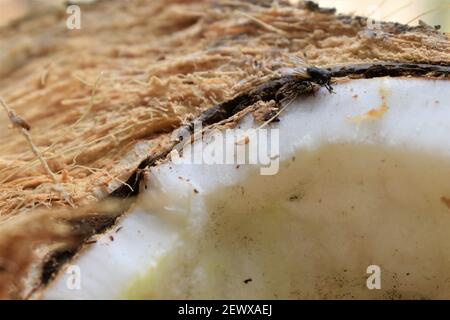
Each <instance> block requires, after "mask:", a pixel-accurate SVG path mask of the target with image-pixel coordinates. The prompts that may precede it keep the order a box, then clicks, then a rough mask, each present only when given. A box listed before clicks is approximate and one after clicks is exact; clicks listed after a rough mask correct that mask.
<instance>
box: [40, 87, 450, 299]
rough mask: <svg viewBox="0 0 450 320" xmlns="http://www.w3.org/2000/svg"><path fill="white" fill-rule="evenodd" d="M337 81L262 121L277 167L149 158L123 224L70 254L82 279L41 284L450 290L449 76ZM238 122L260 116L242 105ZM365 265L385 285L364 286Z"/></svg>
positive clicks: (166, 291)
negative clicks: (271, 170) (272, 134)
mask: <svg viewBox="0 0 450 320" xmlns="http://www.w3.org/2000/svg"><path fill="white" fill-rule="evenodd" d="M335 91H336V94H332V95H330V94H329V93H328V92H327V91H326V90H324V89H323V90H321V91H319V92H318V93H317V94H316V95H315V96H311V97H308V98H303V99H301V100H298V101H296V102H294V103H293V104H292V105H290V106H289V107H288V108H287V109H286V111H285V112H284V113H283V114H282V115H281V116H280V120H281V121H280V122H279V123H275V124H271V125H270V127H271V128H278V129H279V130H280V131H279V132H280V171H279V173H278V174H277V175H274V176H262V175H260V167H258V166H255V165H251V166H250V165H241V166H236V165H189V164H184V165H175V164H173V163H171V162H169V163H165V164H162V165H160V166H157V167H154V168H152V169H151V172H150V174H149V178H148V181H147V190H146V191H144V192H142V193H141V194H140V196H139V201H138V204H137V206H136V208H134V210H133V211H132V212H131V213H129V214H128V215H127V216H126V217H125V218H124V219H123V221H122V222H121V224H120V226H118V227H120V228H121V229H120V231H119V232H116V231H115V230H112V231H111V232H110V233H107V234H104V235H102V236H100V237H99V239H98V241H97V243H95V244H94V245H92V247H91V248H89V249H88V250H87V251H86V252H85V253H84V254H82V255H81V257H80V258H79V259H78V260H76V261H73V264H76V265H77V266H78V267H79V270H80V271H81V274H80V275H81V278H80V279H81V282H80V285H81V286H80V288H78V289H76V290H70V289H69V288H68V286H67V281H70V279H69V277H70V275H69V274H64V272H62V274H61V275H60V277H59V278H58V280H57V281H55V283H54V284H53V285H52V286H51V287H50V288H49V289H48V290H47V292H46V293H45V295H44V297H45V298H48V299H79V298H86V299H99V298H103V299H105V298H106V299H114V298H157V299H160V298H162V299H175V298H197V299H198V298H233V299H236V298H238V299H239V298H242V299H265V298H295V299H296V298H308V299H316V298H330V299H334V298H337V299H339V298H430V299H431V298H450V284H449V285H448V286H447V285H446V283H447V282H446V280H447V278H448V274H447V270H448V269H449V267H450V234H449V233H448V230H450V209H449V207H448V203H449V202H450V201H446V199H450V179H449V177H450V139H448V137H449V136H450V125H449V119H450V103H449V100H448V93H449V92H450V82H449V81H448V80H430V79H427V80H425V79H412V78H408V79H406V78H399V79H392V78H379V79H371V80H353V81H348V82H345V83H340V84H337V85H335ZM380 110H381V111H382V112H380ZM355 119H356V120H357V121H355ZM241 126H242V127H243V128H252V127H257V126H258V124H255V123H253V119H252V116H251V115H249V116H247V117H246V118H244V119H243V120H242V122H241ZM198 143H201V142H198ZM251 143H253V142H252V141H251V140H250V141H249V144H251ZM111 236H112V237H113V238H111ZM111 239H113V240H111ZM370 265H378V266H380V267H381V271H382V274H381V277H382V288H381V290H368V289H367V287H366V280H367V277H368V276H369V275H367V274H366V270H367V267H368V266H370ZM249 279H250V281H249Z"/></svg>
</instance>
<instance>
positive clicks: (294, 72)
mask: <svg viewBox="0 0 450 320" xmlns="http://www.w3.org/2000/svg"><path fill="white" fill-rule="evenodd" d="M290 60H291V63H292V64H293V65H294V66H295V67H293V68H282V69H280V73H281V74H282V75H287V76H292V77H294V78H295V79H298V80H306V81H309V82H314V83H316V84H318V85H320V86H323V87H325V88H326V89H327V90H328V91H329V92H330V93H332V92H333V88H332V87H331V72H329V71H328V70H325V69H320V68H317V67H314V66H311V65H308V64H307V63H306V62H305V61H304V60H302V59H301V58H299V57H297V56H291V57H290Z"/></svg>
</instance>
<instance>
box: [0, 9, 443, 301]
mask: <svg viewBox="0 0 450 320" xmlns="http://www.w3.org/2000/svg"><path fill="white" fill-rule="evenodd" d="M81 10H82V24H81V29H80V30H69V29H68V28H67V27H66V19H67V17H68V16H67V14H66V12H65V10H64V9H63V8H61V9H52V10H50V11H48V12H40V13H39V14H38V15H35V16H30V17H27V18H24V19H22V20H21V21H18V22H15V23H14V24H12V25H9V26H7V27H4V28H1V29H0V97H1V98H2V99H3V101H4V102H5V105H7V107H8V108H9V110H10V111H13V112H14V114H15V115H17V116H18V117H19V118H20V119H22V120H23V121H24V122H25V123H26V124H27V125H29V127H30V130H29V131H28V130H26V129H24V127H23V126H22V127H20V126H19V128H17V126H16V127H15V128H10V127H11V117H8V114H7V113H6V112H4V113H1V114H0V129H1V130H2V136H1V137H0V297H1V298H26V297H29V296H30V294H32V293H33V292H35V291H36V290H37V289H38V288H40V287H42V285H43V284H45V283H47V282H48V281H51V273H52V271H57V269H58V268H59V267H60V264H59V265H58V263H56V264H53V265H52V268H49V267H48V266H49V263H50V262H55V259H54V257H55V252H58V254H60V255H61V247H63V248H65V249H64V250H63V251H62V252H63V253H64V252H66V255H65V256H64V254H62V256H63V257H65V258H66V260H67V259H69V258H70V257H71V256H73V254H75V253H76V251H77V250H78V249H79V248H80V246H81V244H82V243H83V242H85V241H86V239H88V238H89V237H90V236H91V235H92V234H93V233H98V232H101V231H102V230H104V229H105V228H106V227H108V226H111V225H112V224H114V221H115V217H117V216H118V215H119V214H120V213H121V212H123V211H125V210H126V208H124V207H122V206H119V209H115V210H113V214H112V216H113V218H111V219H106V220H105V221H107V222H105V223H103V224H100V226H94V227H93V228H92V230H90V231H89V232H84V233H82V235H81V236H80V234H79V233H78V234H77V233H76V232H75V231H74V230H78V229H77V228H76V227H74V226H77V225H78V224H77V223H74V221H75V220H77V219H78V220H77V221H79V219H83V217H85V218H86V219H87V220H89V219H88V218H89V217H92V215H94V216H96V217H97V218H98V215H100V213H99V212H103V211H104V210H103V209H101V210H100V209H97V208H95V207H94V209H93V207H92V206H93V205H95V204H96V203H99V201H100V200H103V199H105V198H107V197H108V196H109V195H110V194H112V193H114V191H115V190H117V189H120V188H121V190H123V189H124V188H125V189H127V188H128V189H129V190H130V194H131V193H132V192H131V191H132V190H133V191H134V194H135V193H136V192H137V190H134V189H136V184H133V185H130V184H129V183H128V181H130V176H132V175H133V174H135V173H136V169H137V168H138V167H139V166H140V165H142V163H143V161H145V160H146V159H149V157H152V155H155V154H159V153H161V152H162V151H164V150H167V149H169V148H170V145H171V144H170V138H169V137H170V134H171V133H172V131H173V130H175V129H177V128H179V127H180V126H182V125H184V124H187V123H189V122H190V121H192V120H193V119H194V118H196V117H198V116H199V115H200V114H202V112H204V111H205V110H208V109H209V108H211V107H213V106H215V105H217V104H220V103H222V102H224V101H228V100H230V99H232V98H233V97H236V96H238V95H239V94H241V93H242V92H245V91H247V90H249V89H251V88H254V87H257V86H258V85H261V84H262V83H264V82H265V81H267V79H270V78H271V77H272V76H273V75H274V73H275V72H276V71H277V70H279V69H280V68H283V67H292V66H295V65H296V63H297V62H296V61H297V60H298V58H300V59H302V60H304V61H306V63H307V64H310V65H316V66H322V67H323V66H329V65H339V64H348V63H368V64H370V63H374V62H380V61H383V62H386V61H388V62H412V63H419V62H420V63H427V64H440V65H447V66H448V65H449V64H450V42H449V38H448V36H447V35H446V34H444V33H441V32H439V31H438V30H436V29H435V28H433V27H429V26H426V25H421V26H418V27H411V26H405V25H401V24H396V23H387V22H383V23H380V24H378V25H375V27H374V26H371V25H370V24H368V20H367V19H366V18H363V17H354V16H347V15H337V14H336V13H335V12H334V10H332V9H326V8H325V9H324V8H319V7H318V6H316V5H314V4H313V3H311V2H305V3H303V2H302V3H300V4H298V5H292V4H289V3H288V2H285V1H271V0H259V1H258V0H252V1H238V0H231V1H230V0H223V1H213V0H198V1H186V0H178V1H177V0H130V1H127V2H124V1H120V0H111V1H96V2H94V3H92V4H89V5H82V6H81ZM13 124H14V122H13ZM23 130H26V132H28V133H29V139H26V137H25V136H24V131H23ZM33 148H34V151H33ZM162 154H164V153H162ZM43 163H45V164H47V166H48V167H47V168H46V167H45V165H44V164H43ZM146 164H151V163H150V162H147V163H146ZM86 208H89V209H86ZM107 211H108V210H107ZM108 215H111V212H110V211H108ZM58 217H59V219H58ZM71 217H73V218H74V217H77V219H75V220H74V219H71ZM97 220H98V219H97ZM67 248H70V249H67ZM62 260H64V259H62ZM43 266H44V268H43ZM45 266H46V267H45ZM49 270H50V271H49ZM43 275H45V276H43ZM44 280H45V281H44Z"/></svg>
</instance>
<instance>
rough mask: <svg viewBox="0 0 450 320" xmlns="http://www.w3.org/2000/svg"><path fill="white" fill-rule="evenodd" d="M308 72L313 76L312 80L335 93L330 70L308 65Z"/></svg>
mask: <svg viewBox="0 0 450 320" xmlns="http://www.w3.org/2000/svg"><path fill="white" fill-rule="evenodd" d="M306 73H307V74H308V75H309V77H310V78H311V82H315V83H317V84H318V85H321V86H324V87H325V88H327V90H328V91H329V92H330V93H333V87H332V86H331V73H330V72H329V71H327V70H324V69H320V68H317V67H308V68H306Z"/></svg>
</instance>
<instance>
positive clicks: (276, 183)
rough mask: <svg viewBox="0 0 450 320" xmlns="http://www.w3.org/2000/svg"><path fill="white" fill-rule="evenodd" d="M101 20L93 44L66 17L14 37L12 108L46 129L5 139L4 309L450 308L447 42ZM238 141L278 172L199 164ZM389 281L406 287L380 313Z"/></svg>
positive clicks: (198, 16)
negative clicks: (218, 302) (448, 299)
mask: <svg viewBox="0 0 450 320" xmlns="http://www.w3.org/2000/svg"><path fill="white" fill-rule="evenodd" d="M82 12H83V21H82V22H83V23H82V28H81V30H77V31H69V30H67V29H66V26H65V18H66V16H65V15H64V13H62V12H59V11H56V12H55V11H52V12H49V13H47V14H44V15H42V16H39V17H34V18H29V19H27V20H24V21H22V22H21V23H19V24H18V25H16V26H13V27H7V28H4V29H1V30H0V38H1V39H2V40H4V41H3V42H2V44H1V46H2V50H1V52H2V55H3V56H2V57H1V60H2V63H1V66H2V68H1V69H0V74H2V75H3V77H4V80H2V86H1V89H0V96H2V97H3V100H4V101H5V105H7V106H8V107H7V108H8V110H14V114H15V115H18V116H20V119H25V120H26V123H27V124H29V125H30V127H31V130H30V132H29V139H28V140H27V139H24V137H23V136H22V135H20V134H19V133H18V132H17V130H15V131H13V130H11V131H9V132H7V134H6V135H5V136H4V138H3V139H2V150H1V153H0V166H1V168H0V169H1V177H0V178H1V179H2V185H1V187H0V208H1V210H2V212H1V214H2V215H1V219H2V220H1V221H0V229H1V230H0V232H1V234H2V241H1V244H2V245H1V246H0V263H1V267H2V270H4V271H3V272H1V273H0V294H1V296H2V297H9V298H27V297H46V298H63V297H66V298H80V297H84V298H121V297H138V298H180V297H184V298H199V297H210V298H212V297H214V298H215V297H228V298H230V297H235V298H236V297H237V298H256V297H264V298H266V297H284V298H304V297H306V298H308V297H313V298H336V297H342V298H345V297H352V296H354V297H365V296H367V295H369V294H372V295H371V297H387V295H388V294H391V295H392V294H393V295H394V296H395V297H397V295H396V294H397V293H398V292H399V291H398V290H397V289H398V287H399V286H398V283H402V284H403V283H406V284H405V285H404V286H402V289H401V290H402V291H401V294H405V293H404V292H408V294H409V293H411V297H419V293H418V292H422V295H423V296H426V297H442V296H446V294H447V292H448V291H447V290H446V289H445V288H441V289H439V290H438V289H435V290H434V289H432V288H434V287H435V284H436V282H433V281H438V280H436V279H441V277H442V275H443V273H442V272H441V270H443V269H444V266H445V263H442V261H445V259H446V258H445V256H443V253H442V252H444V249H443V248H444V247H445V245H446V241H445V239H443V238H444V233H440V232H436V230H444V229H443V228H445V226H446V219H445V212H446V210H448V208H447V203H448V201H447V200H446V199H447V197H446V195H445V192H446V189H447V184H446V183H445V179H444V178H443V177H444V176H445V174H441V172H445V171H446V170H447V169H446V168H447V165H446V156H447V155H446V152H445V144H446V142H445V138H444V137H445V134H446V132H445V126H444V125H443V124H442V121H443V119H445V113H446V112H447V110H446V108H447V105H448V102H447V101H446V99H445V96H444V95H445V93H447V92H448V75H449V63H450V55H449V53H448V52H449V50H448V48H449V41H448V38H447V36H446V35H445V34H442V33H440V32H438V31H437V30H435V29H434V28H432V27H429V26H426V25H421V26H419V27H410V26H404V25H400V24H396V23H380V24H378V25H377V28H376V29H373V28H368V24H367V19H365V18H362V17H351V16H345V15H335V14H334V11H333V10H330V9H323V8H319V7H317V6H314V5H311V3H309V2H308V3H306V4H303V3H302V4H299V5H298V6H293V5H291V4H289V3H285V2H279V3H274V4H273V3H272V2H271V1H255V2H250V3H249V2H240V1H233V2H224V3H216V2H211V1H195V2H194V1H193V2H190V1H189V2H186V1H183V2H179V1H169V2H168V1H132V2H130V3H127V5H126V6H124V5H123V4H122V3H121V2H120V1H111V2H109V1H108V2H106V1H99V2H97V3H94V4H91V5H86V6H82ZM112 14H115V15H116V16H117V15H119V17H118V19H117V20H115V21H117V22H115V23H114V25H112V24H111V22H110V21H109V20H107V19H102V17H105V16H110V15H112ZM148 17H152V19H151V20H150V19H148ZM17 29H19V30H20V36H19V37H17V34H16V31H17ZM12 37H14V38H15V39H17V40H16V42H14V44H13V43H12V42H10V41H8V40H9V39H12ZM99 43H101V44H102V45H98V44H99ZM298 58H301V59H303V60H306V64H307V66H310V67H309V68H308V67H305V68H304V70H303V69H302V68H303V67H302V68H300V66H299V64H298V62H297V61H298ZM3 62H4V63H3ZM312 66H315V67H314V68H313V67H312ZM325 80H326V81H325ZM328 80H331V83H328ZM330 86H331V87H330ZM327 87H328V88H327ZM417 88H421V89H422V90H423V91H424V92H427V95H423V94H421V92H422V90H418V89H417ZM331 89H333V90H331ZM330 91H333V92H334V93H333V92H330ZM428 93H429V94H428ZM30 104H32V107H30ZM195 119H197V120H200V122H201V123H202V124H204V126H205V127H204V129H205V130H206V131H205V134H204V138H202V135H203V134H202V133H203V131H202V133H201V134H199V135H198V132H197V134H196V132H195V131H194V132H193V130H194V129H195V127H196V125H195V124H196V123H198V122H199V121H194V120H195ZM278 120H279V122H277V121H278ZM10 121H11V117H9V118H7V117H5V118H4V120H3V122H2V124H1V126H5V127H6V126H7V124H8V123H10ZM239 127H240V128H241V129H250V128H252V129H258V128H259V129H260V130H264V129H265V130H268V131H267V132H273V133H274V136H271V139H272V138H273V137H275V138H274V139H275V140H273V141H272V140H271V139H269V140H270V141H271V143H270V147H274V148H275V149H276V145H277V141H278V142H279V145H278V146H279V154H277V153H275V154H269V157H268V159H269V160H270V161H269V162H268V163H267V162H266V163H264V164H261V165H258V163H254V164H252V165H246V163H245V162H244V163H242V164H241V163H239V162H237V163H234V162H233V163H231V164H228V165H223V164H219V163H217V164H212V165H210V164H206V163H202V164H195V165H193V164H192V163H190V162H189V161H187V162H186V163H183V161H182V160H183V159H186V158H189V155H190V154H194V155H195V153H196V150H197V149H196V146H197V147H198V146H200V147H202V146H203V148H198V149H199V150H202V149H203V150H207V151H208V150H213V149H215V145H216V144H215V143H214V141H216V140H215V138H214V137H220V136H224V134H223V133H224V132H226V130H227V129H229V128H234V129H237V128H239ZM430 128H433V130H431V129H430ZM176 129H178V130H176ZM211 129H215V130H214V131H213V133H212V134H209V133H208V132H209V131H210V130H211ZM269 129H270V130H269ZM18 130H26V129H24V128H20V129H18ZM174 130H176V131H175V133H176V134H173V132H174ZM22 132H23V131H22ZM250 132H259V131H257V130H256V131H250ZM276 132H278V133H279V136H278V137H279V140H276V136H277V133H276ZM180 133H181V134H180ZM185 133H189V134H190V133H194V135H193V139H194V141H195V142H194V143H193V144H192V147H190V146H191V144H189V143H187V142H189V141H190V140H191V139H190V137H189V136H187V139H183V140H182V141H181V139H179V137H180V136H183V138H186V135H185ZM198 136H200V138H199V137H198ZM208 139H209V140H208ZM219 140H220V139H218V140H217V141H219ZM182 143H183V144H182ZM217 143H218V142H217ZM219 145H220V144H219ZM254 145H255V141H254V136H252V135H251V134H250V133H248V134H247V133H245V132H244V133H242V134H241V136H240V137H239V139H237V140H236V141H233V143H231V146H233V147H234V146H240V147H242V148H243V149H246V148H251V147H253V146H254ZM256 145H258V143H257V144H256ZM30 148H31V149H30ZM269 149H271V148H269ZM33 150H34V152H33ZM271 151H272V150H271ZM247 153H248V156H249V157H253V158H255V157H254V155H255V151H254V150H253V151H252V150H249V151H248V152H247ZM206 154H207V152H206ZM224 154H225V155H228V154H231V150H229V149H225V152H224ZM200 155H202V156H203V152H200ZM194 158H195V157H194ZM202 158H203V157H202ZM206 158H208V157H206ZM213 158H214V157H213ZM180 162H181V163H180ZM43 163H44V164H46V165H47V167H48V168H46V165H43ZM271 164H274V165H275V167H272V166H271ZM268 165H269V166H268ZM271 169H277V170H275V172H276V173H277V174H275V175H265V174H262V175H261V173H268V172H269V173H270V172H272V170H271ZM438 173H439V174H438ZM414 182H415V183H414ZM412 186H414V187H412ZM408 187H409V188H408ZM145 190H146V191H145ZM137 195H138V199H137V200H136V201H137V202H136V203H134V200H133V201H131V202H130V201H124V200H123V198H130V197H134V196H137ZM117 198H120V199H122V200H120V201H119V202H117V201H113V203H112V204H110V201H111V199H116V200H117ZM436 199H437V200H436ZM435 200H436V201H435ZM44 207H50V208H51V209H49V210H44V209H43V208H44ZM70 207H73V208H72V209H70ZM55 208H57V209H55ZM30 213H32V214H30ZM425 213H427V215H425ZM385 221H389V223H385ZM424 225H425V226H426V228H424V227H423V226H424ZM32 226H40V228H39V229H37V230H36V229H34V227H32ZM420 227H422V229H420ZM417 229H420V232H418V231H417ZM30 230H34V232H30ZM413 236H414V237H413ZM356 239H357V240H359V241H354V240H356ZM362 239H363V240H362ZM412 239H414V240H412ZM205 240H207V241H205ZM410 241H415V242H414V243H417V245H416V246H415V247H414V248H411V246H410V244H411V242H410ZM8 243H15V247H14V249H12V248H11V247H10V246H9V245H8ZM437 248H439V249H437ZM369 249H371V250H372V251H371V250H369ZM432 249H434V250H432ZM397 252H398V253H397ZM396 255H398V257H395V256H396ZM393 256H394V257H395V258H392V257H393ZM111 259H113V260H114V261H115V262H116V263H117V266H114V265H113V264H111V263H107V262H109V261H111ZM416 260H417V261H419V262H417V261H416ZM409 261H414V264H411V271H405V272H404V274H408V275H407V276H409V277H410V275H414V277H411V278H405V277H407V276H405V275H404V274H403V273H402V274H401V276H400V273H401V272H402V270H403V269H401V268H400V266H401V265H403V266H404V265H405V264H408V263H409ZM430 261H440V263H441V264H440V263H438V262H436V263H435V264H433V263H430ZM370 265H381V266H382V267H383V268H384V266H385V267H386V270H385V271H386V274H387V277H390V276H391V275H392V278H393V279H395V281H397V282H398V283H396V282H395V281H394V280H392V281H390V282H386V283H385V284H386V289H385V291H376V292H372V291H370V292H369V293H368V291H367V288H366V287H365V285H366V282H365V278H364V276H365V271H366V269H367V267H368V266H370ZM100 266H101V267H102V268H104V269H101V268H100ZM74 267H76V268H74ZM74 270H75V271H74ZM99 270H101V271H99ZM341 270H342V272H341ZM361 270H362V271H361ZM383 270H384V269H383ZM65 272H69V274H66V276H69V277H70V279H67V277H64V275H65ZM71 272H75V273H77V275H80V274H81V278H79V280H80V281H81V282H79V283H75V284H79V286H78V285H75V286H72V285H71V284H70V283H71V282H70V281H72V280H73V279H74V278H73V277H72V274H71ZM361 272H362V274H361ZM427 272H428V273H429V274H431V277H434V278H433V279H435V280H433V281H428V282H427V281H422V280H421V281H416V283H415V282H414V281H413V279H417V278H420V277H423V274H424V273H427ZM264 275H265V276H264ZM106 277H114V280H115V282H112V281H111V278H108V279H106ZM75 278H76V279H78V278H77V277H75ZM361 278H363V279H362V280H361ZM407 279H411V281H410V282H405V281H406V280H407ZM421 279H422V278H421ZM68 281H69V282H68ZM75 282H77V281H75ZM174 283H177V285H174ZM68 284H69V285H68ZM140 284H143V285H142V286H141V285H140ZM340 284H342V286H340ZM219 288H220V290H219ZM236 288H239V289H236ZM349 289H352V290H349ZM396 290H397V291H396ZM348 292H351V293H350V295H349V296H348ZM163 293H164V294H165V295H164V294H163ZM233 294H235V295H233ZM346 295H347V296H346Z"/></svg>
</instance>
